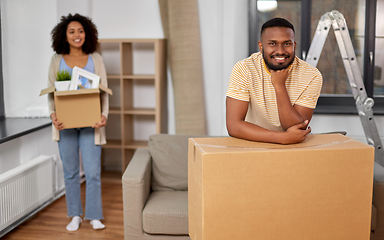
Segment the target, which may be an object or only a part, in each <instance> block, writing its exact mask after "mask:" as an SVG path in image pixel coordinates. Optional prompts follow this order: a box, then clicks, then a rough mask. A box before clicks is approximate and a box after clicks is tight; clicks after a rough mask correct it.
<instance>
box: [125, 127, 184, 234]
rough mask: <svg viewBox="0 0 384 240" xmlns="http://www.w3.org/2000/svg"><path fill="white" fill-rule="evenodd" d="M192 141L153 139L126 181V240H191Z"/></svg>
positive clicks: (130, 167)
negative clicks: (189, 172)
mask: <svg viewBox="0 0 384 240" xmlns="http://www.w3.org/2000/svg"><path fill="white" fill-rule="evenodd" d="M188 138H189V136H184V135H167V134H157V135H152V136H150V139H149V144H148V147H149V148H148V149H144V148H142V149H137V150H136V152H135V154H134V156H133V158H132V159H131V162H130V163H129V165H128V167H127V169H126V171H125V173H124V175H123V177H122V184H123V203H124V239H125V240H139V239H160V240H161V239H164V240H165V239H170V240H179V239H180V240H188V239H190V237H189V235H188V231H189V230H188Z"/></svg>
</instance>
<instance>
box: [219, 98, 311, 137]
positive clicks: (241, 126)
mask: <svg viewBox="0 0 384 240" xmlns="http://www.w3.org/2000/svg"><path fill="white" fill-rule="evenodd" d="M248 104H249V103H248V102H247V101H241V100H238V99H234V98H231V97H227V100H226V109H227V112H226V122H227V130H228V134H229V135H230V136H232V137H236V138H242V139H246V140H251V141H258V142H270V143H280V144H291V143H298V142H302V141H303V140H304V139H305V137H306V135H307V134H309V133H310V129H306V130H302V129H301V128H303V129H305V128H306V126H307V125H308V122H307V121H306V122H303V123H299V124H297V125H294V126H292V127H290V128H289V129H287V131H285V132H275V131H270V130H267V129H265V128H262V127H260V126H257V125H255V124H252V123H249V122H246V121H245V117H246V115H247V111H248Z"/></svg>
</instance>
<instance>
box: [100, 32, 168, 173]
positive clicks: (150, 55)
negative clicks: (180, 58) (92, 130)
mask: <svg viewBox="0 0 384 240" xmlns="http://www.w3.org/2000/svg"><path fill="white" fill-rule="evenodd" d="M99 43H100V47H99V52H100V53H101V55H102V56H103V60H104V63H105V65H106V70H107V78H108V85H109V87H110V88H111V89H112V90H113V96H111V97H110V109H109V118H108V124H107V127H106V131H107V144H106V145H103V164H105V165H108V162H109V161H110V162H112V165H113V162H114V163H115V165H114V167H113V166H112V168H115V170H117V169H116V168H118V166H117V165H116V163H117V162H118V161H119V159H116V158H121V159H120V161H121V165H120V166H121V167H120V168H121V171H122V172H124V171H125V168H126V167H127V166H128V164H129V161H130V160H131V158H132V156H133V154H134V152H135V150H136V149H137V148H146V147H148V141H147V139H148V136H149V135H151V134H155V133H166V132H167V124H168V123H167V104H166V102H167V94H166V42H165V40H164V39H99ZM140 122H143V123H144V127H143V126H142V127H141V128H140V127H138V126H137V125H140V124H141V123H140ZM145 124H147V125H145ZM148 124H149V125H148ZM148 126H149V127H148ZM108 151H121V152H120V153H121V156H120V154H118V153H117V152H115V153H113V154H112V153H107V152H108Z"/></svg>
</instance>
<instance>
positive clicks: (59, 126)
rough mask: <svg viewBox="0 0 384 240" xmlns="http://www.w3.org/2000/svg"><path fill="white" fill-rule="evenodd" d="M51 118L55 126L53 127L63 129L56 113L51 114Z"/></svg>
mask: <svg viewBox="0 0 384 240" xmlns="http://www.w3.org/2000/svg"><path fill="white" fill-rule="evenodd" d="M51 119H52V123H53V125H54V126H55V128H56V129H57V130H63V129H64V124H63V123H62V122H60V121H59V120H58V119H57V117H56V113H52V114H51Z"/></svg>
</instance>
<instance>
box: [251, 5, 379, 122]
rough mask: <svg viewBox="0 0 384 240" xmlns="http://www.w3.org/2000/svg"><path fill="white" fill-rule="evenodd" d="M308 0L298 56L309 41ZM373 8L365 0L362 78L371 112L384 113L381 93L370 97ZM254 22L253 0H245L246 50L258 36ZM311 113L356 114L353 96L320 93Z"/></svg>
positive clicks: (305, 50) (254, 44)
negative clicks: (247, 16) (369, 100)
mask: <svg viewBox="0 0 384 240" xmlns="http://www.w3.org/2000/svg"><path fill="white" fill-rule="evenodd" d="M311 7H312V0H301V36H300V41H301V42H300V44H301V49H300V53H301V56H298V57H299V58H301V59H303V58H304V56H305V55H306V54H307V53H308V50H309V47H310V45H311V42H312V37H313V36H311ZM376 8H377V0H365V36H364V56H363V59H364V63H363V68H364V69H363V71H362V72H363V81H364V86H365V88H366V91H367V95H368V97H370V98H373V99H374V101H375V105H374V107H373V111H374V113H375V115H384V97H373V90H374V66H375V57H373V59H372V60H370V53H371V54H373V56H375V44H376V42H375V41H376V36H375V34H376ZM257 26H259V24H258V11H257V0H249V54H252V53H254V52H257V51H258V49H257V41H258V39H260V36H259V35H260V33H259V29H256V28H257ZM315 113H321V114H353V115H356V114H357V111H356V105H355V100H354V98H353V96H352V95H336V94H335V95H320V97H319V100H318V104H317V107H316V109H315Z"/></svg>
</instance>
